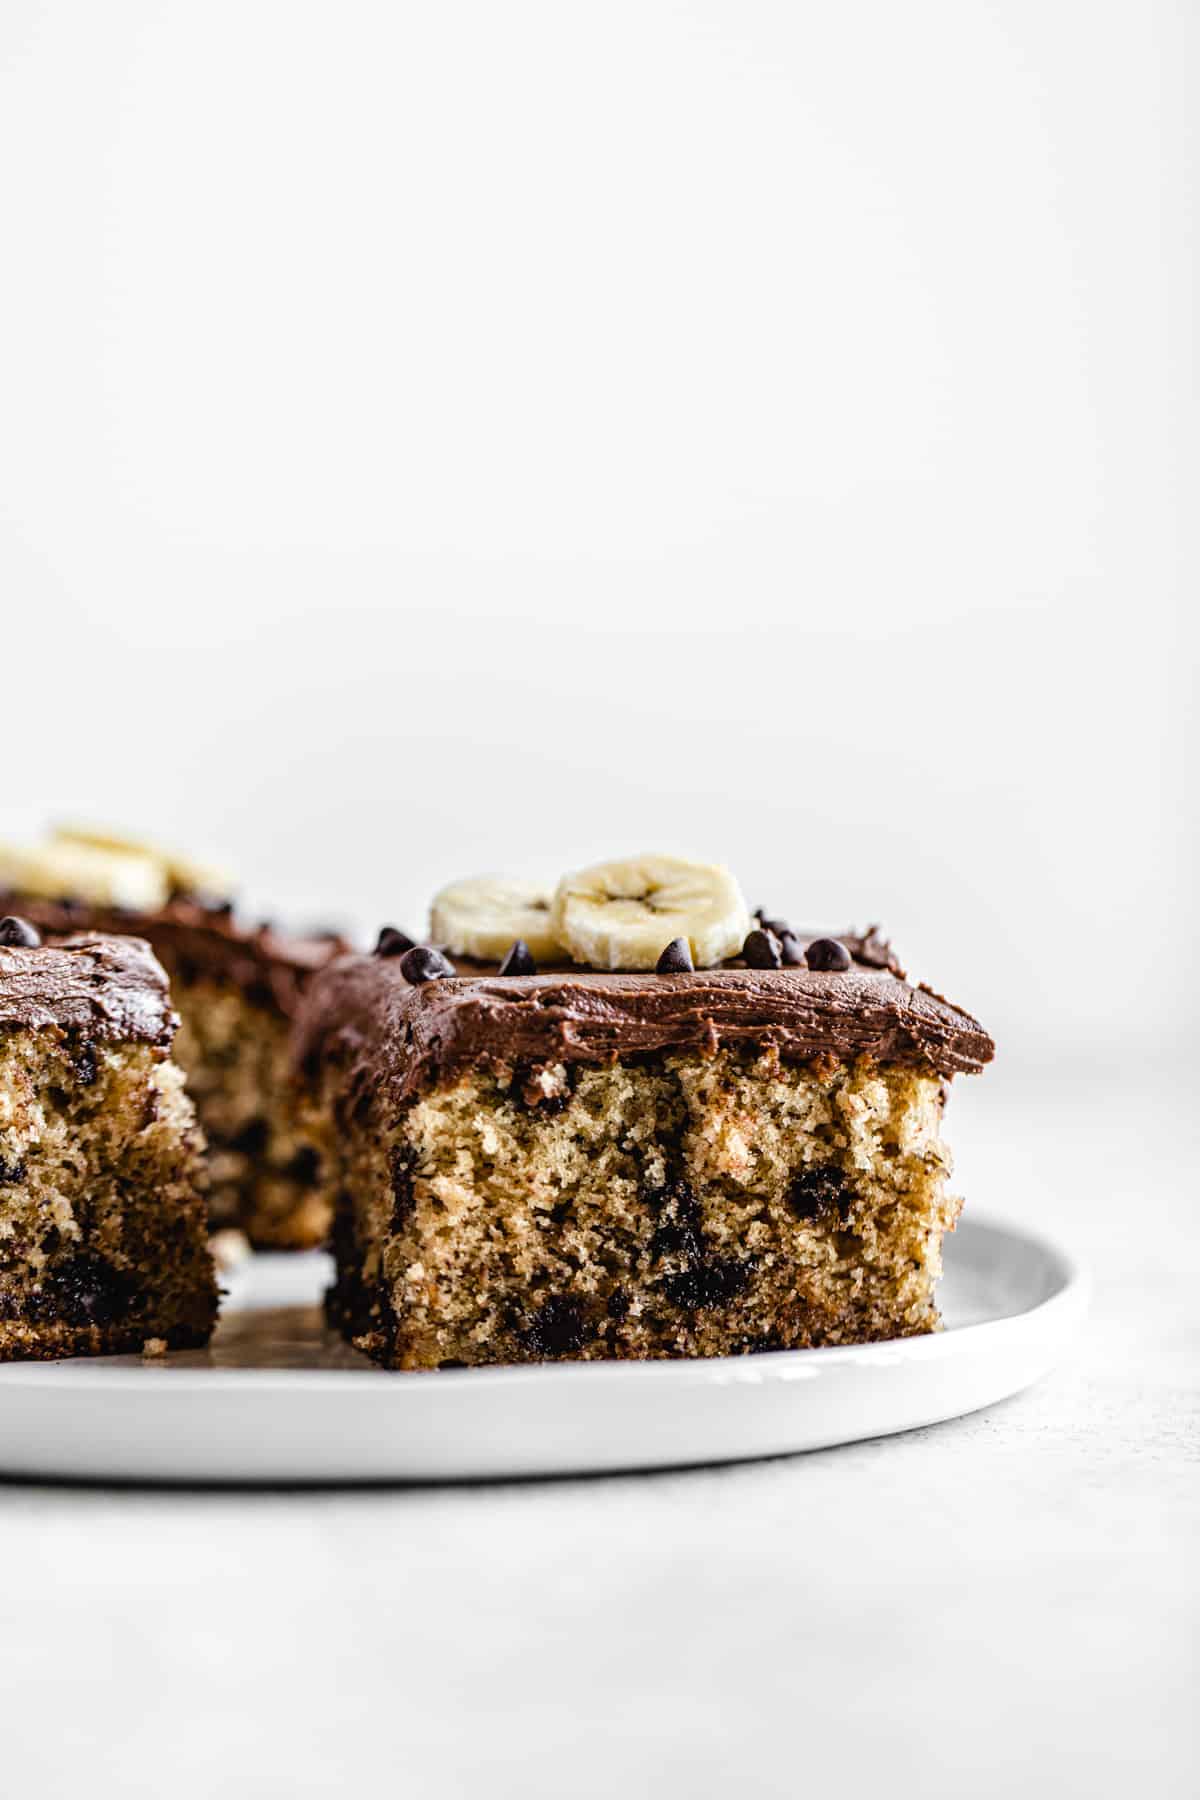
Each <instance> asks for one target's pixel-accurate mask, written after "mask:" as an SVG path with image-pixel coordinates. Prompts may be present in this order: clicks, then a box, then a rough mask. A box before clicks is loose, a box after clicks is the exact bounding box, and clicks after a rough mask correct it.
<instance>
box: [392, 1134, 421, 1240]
mask: <svg viewBox="0 0 1200 1800" xmlns="http://www.w3.org/2000/svg"><path fill="white" fill-rule="evenodd" d="M416 1166H417V1159H416V1157H415V1155H414V1154H413V1152H412V1150H410V1149H409V1147H408V1145H407V1144H396V1145H395V1146H394V1147H393V1149H392V1155H391V1178H392V1231H393V1233H395V1232H397V1231H403V1230H404V1227H405V1226H406V1225H407V1224H408V1221H409V1220H410V1219H411V1218H412V1216H413V1213H414V1211H415V1210H416V1204H417V1196H416V1192H415V1190H414V1188H413V1173H414V1171H415V1169H416Z"/></svg>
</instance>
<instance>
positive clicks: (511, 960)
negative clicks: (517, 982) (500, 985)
mask: <svg viewBox="0 0 1200 1800" xmlns="http://www.w3.org/2000/svg"><path fill="white" fill-rule="evenodd" d="M498 973H499V974H501V975H536V974H537V964H536V963H535V962H534V960H533V957H532V956H531V955H530V952H529V945H528V944H527V943H526V942H525V939H524V938H518V939H517V941H516V943H515V944H513V946H512V948H511V949H510V950H509V952H508V955H507V956H506V957H505V958H504V961H503V962H502V963H501V964H500V968H499V970H498Z"/></svg>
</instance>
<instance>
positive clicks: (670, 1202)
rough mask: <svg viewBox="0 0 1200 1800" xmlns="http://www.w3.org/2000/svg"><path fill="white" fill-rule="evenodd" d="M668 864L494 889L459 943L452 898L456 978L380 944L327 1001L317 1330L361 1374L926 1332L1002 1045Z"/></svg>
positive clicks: (823, 940) (445, 921) (442, 932)
mask: <svg viewBox="0 0 1200 1800" xmlns="http://www.w3.org/2000/svg"><path fill="white" fill-rule="evenodd" d="M667 860H668V859H642V860H641V862H640V863H639V864H638V870H639V871H640V873H639V874H636V875H635V876H633V877H629V876H628V875H627V874H621V875H613V874H612V873H611V870H612V869H613V868H616V869H618V870H622V871H627V870H628V865H626V864H621V865H603V866H602V870H601V871H600V872H599V873H601V874H602V875H603V879H602V880H600V881H599V882H598V881H597V874H598V872H597V871H585V872H584V877H583V878H579V877H570V878H567V882H568V884H569V883H570V882H574V883H575V890H574V896H575V897H574V901H572V898H571V895H570V893H569V892H568V893H567V894H566V896H565V897H564V889H563V887H560V890H559V894H558V895H557V896H556V897H555V900H554V902H553V905H550V904H549V903H541V902H538V901H537V900H536V899H533V900H531V897H530V895H529V894H527V893H525V894H522V896H521V897H520V900H519V903H514V902H513V901H512V894H513V888H512V885H511V884H508V885H507V886H505V887H504V889H503V890H501V889H498V890H497V894H498V899H497V904H496V919H495V921H494V930H491V931H490V932H489V931H488V930H484V931H482V932H481V931H480V929H479V928H478V927H479V908H478V905H477V904H476V902H477V899H478V895H477V894H475V893H473V895H472V905H471V909H470V915H469V917H468V915H467V913H466V912H460V910H459V909H458V908H457V906H456V903H455V891H451V893H450V898H449V900H447V898H446V896H445V895H443V896H440V897H439V901H438V903H436V904H435V910H434V924H435V931H436V934H437V935H438V936H439V937H440V938H441V939H442V941H443V944H444V945H445V946H446V948H444V949H443V948H434V947H431V946H416V947H409V942H410V941H409V940H408V939H407V938H404V937H403V936H402V934H397V933H390V934H389V933H388V932H386V931H385V932H384V933H383V934H381V941H380V950H379V951H378V952H377V953H376V954H375V955H374V956H356V955H350V956H343V957H341V958H339V959H338V960H337V961H336V962H334V963H333V964H332V965H331V966H330V967H329V968H328V969H326V970H325V971H323V972H322V973H321V974H320V975H319V976H317V978H316V979H315V981H314V982H313V984H312V987H311V988H310V990H309V993H308V995H307V998H306V1000H305V1002H304V1005H303V1007H302V1009H301V1013H300V1017H299V1020H298V1023H297V1031H296V1037H295V1043H294V1054H295V1058H296V1064H297V1069H298V1072H299V1073H300V1075H301V1076H302V1078H303V1079H305V1080H306V1081H307V1082H308V1084H309V1086H310V1091H311V1093H312V1096H313V1106H314V1112H315V1115H316V1120H317V1124H316V1126H315V1128H316V1129H319V1130H320V1131H321V1133H322V1136H323V1144H324V1151H323V1155H324V1158H325V1165H326V1167H327V1169H328V1171H329V1173H330V1175H331V1176H332V1178H333V1181H334V1190H333V1194H332V1199H333V1202H334V1205H335V1222H334V1238H333V1242H334V1250H335V1255H336V1265H337V1269H336V1281H335V1285H334V1287H333V1289H332V1292H331V1294H330V1297H329V1302H328V1309H329V1314H330V1318H331V1320H332V1322H333V1323H334V1324H336V1325H337V1326H338V1327H339V1328H340V1329H341V1330H342V1332H343V1333H344V1334H345V1335H346V1336H347V1337H348V1338H349V1339H350V1340H351V1341H352V1342H353V1343H354V1344H356V1345H357V1346H358V1347H359V1348H360V1349H362V1350H365V1351H366V1352H367V1353H368V1354H369V1355H371V1356H372V1357H374V1358H375V1359H376V1360H377V1361H379V1362H381V1363H384V1364H386V1365H388V1366H390V1367H394V1368H407V1369H429V1368H438V1367H447V1366H458V1365H462V1364H468V1365H470V1364H481V1363H516V1362H527V1361H535V1360H542V1359H547V1358H558V1357H570V1358H583V1359H592V1358H610V1357H632V1358H645V1357H677V1356H719V1355H729V1354H741V1353H743V1352H747V1351H759V1350H770V1349H795V1348H801V1347H808V1346H813V1345H823V1344H849V1343H862V1342H868V1341H872V1340H877V1339H884V1338H890V1337H903V1336H910V1335H913V1334H916V1333H920V1332H928V1331H931V1330H933V1329H935V1328H936V1326H937V1324H938V1315H937V1308H936V1303H935V1297H934V1289H935V1284H936V1281H937V1278H938V1275H939V1273H940V1268H941V1241H942V1235H943V1233H944V1232H945V1231H946V1230H947V1229H949V1228H951V1227H952V1226H953V1224H954V1221H955V1219H956V1217H957V1214H958V1210H959V1205H960V1202H959V1201H958V1200H957V1199H955V1198H953V1197H951V1196H950V1195H949V1194H948V1192H947V1189H946V1180H947V1176H948V1174H949V1171H950V1159H949V1155H948V1152H947V1150H946V1147H945V1144H944V1142H943V1140H942V1135H941V1124H942V1112H943V1106H944V1102H945V1098H946V1092H947V1086H948V1083H949V1081H950V1079H951V1078H952V1077H953V1076H954V1075H956V1074H959V1073H964V1072H967V1073H972V1072H976V1071H978V1070H979V1069H981V1068H982V1067H983V1066H984V1064H985V1063H986V1062H987V1061H988V1060H989V1059H990V1057H991V1055H992V1053H993V1046H992V1043H991V1040H990V1039H989V1038H988V1036H987V1034H986V1033H985V1032H984V1031H983V1030H982V1028H981V1027H980V1026H979V1025H978V1024H977V1022H976V1021H975V1020H974V1019H973V1018H971V1017H970V1015H969V1014H967V1013H965V1012H962V1011H961V1010H960V1009H958V1008H957V1007H954V1006H952V1005H950V1004H949V1003H948V1002H946V1001H944V1000H942V999H940V998H939V997H938V996H937V995H935V994H933V993H932V992H931V991H930V990H928V989H927V988H924V987H914V986H912V985H910V984H909V982H908V981H907V980H906V979H905V978H904V975H903V972H902V970H901V968H900V966H899V964H898V962H897V961H896V959H895V957H894V955H893V954H892V953H891V951H890V949H889V948H888V946H887V945H886V943H884V941H883V940H882V938H881V937H880V936H879V934H878V933H877V932H868V933H865V934H856V933H853V932H843V933H840V934H839V935H838V936H837V937H836V938H830V937H827V936H822V935H818V934H814V933H809V932H800V931H793V930H792V929H791V927H790V926H788V925H787V924H785V923H784V922H782V921H779V920H770V919H766V920H763V919H760V920H759V922H758V923H757V924H755V923H754V922H753V921H752V920H751V919H750V918H749V916H748V915H747V914H746V912H745V908H744V903H743V902H742V901H741V897H740V890H738V889H737V888H736V884H734V885H733V887H732V889H730V888H728V887H725V886H720V885H715V884H714V883H713V882H712V881H710V880H708V876H711V875H712V874H713V872H712V871H708V872H707V874H706V872H705V871H704V869H702V868H701V869H700V870H699V872H698V873H694V874H693V875H692V876H679V877H678V879H679V880H680V881H682V882H683V889H682V890H679V891H676V890H674V889H672V888H671V883H672V882H673V881H675V880H676V873H677V871H678V869H679V868H680V867H681V866H682V867H684V868H686V867H687V866H686V865H675V864H672V865H671V866H670V867H669V868H664V865H665V864H666V863H667ZM673 870H674V871H676V873H673V872H672V871H673ZM717 873H719V874H720V876H721V877H722V878H723V879H725V880H731V878H728V877H727V876H726V872H724V871H719V872H717ZM660 878H661V879H660ZM689 881H690V883H691V886H690V888H689V887H688V882H689ZM706 882H707V885H706ZM464 885H465V886H469V887H471V888H472V889H478V887H479V884H478V883H473V884H464ZM597 889H599V890H600V892H601V896H602V897H601V898H599V899H597V898H596V897H595V896H596V892H597ZM606 890H613V891H606ZM626 890H627V891H626ZM502 896H507V898H505V897H502ZM608 908H612V909H613V911H612V915H611V917H609V916H607V913H606V909H608ZM514 925H520V926H524V927H526V928H528V929H530V930H536V931H537V932H538V933H539V938H538V944H539V949H540V951H541V953H542V955H543V956H550V957H556V958H557V959H558V966H555V967H551V968H544V969H540V970H539V966H538V963H537V959H536V958H535V957H534V956H533V955H532V954H531V952H530V949H529V946H528V939H527V938H526V937H522V938H521V939H520V940H519V941H518V942H517V943H516V944H514V945H513V946H512V947H511V948H507V949H506V951H505V953H504V954H503V956H502V955H501V948H502V945H503V944H504V940H505V938H506V936H507V935H508V933H509V932H511V931H512V930H513V927H514ZM464 944H466V945H467V947H468V948H469V949H470V952H471V954H470V956H469V957H468V956H464V955H463V954H462V953H461V950H462V946H463V945H464ZM730 945H735V946H736V948H735V950H734V951H733V952H732V953H731V952H730V948H729V946H730ZM697 951H700V952H701V953H702V954H705V955H707V956H710V957H713V956H715V957H720V959H721V960H720V961H719V962H718V963H717V964H716V965H715V966H711V967H697V966H696V963H697V961H698V956H697ZM447 952H449V954H448V953H447ZM455 952H457V954H455ZM652 955H653V956H654V958H655V961H654V962H653V964H652V965H651V966H650V967H646V966H645V964H646V962H647V961H648V960H649V958H650V957H651V956H652ZM486 957H491V958H494V960H491V961H490V962H489V961H487V960H485V958H486ZM584 957H588V958H595V959H597V960H598V959H601V958H602V959H603V960H604V961H605V962H606V963H607V964H608V965H609V966H608V967H602V968H596V967H594V966H583V962H582V959H583V958H584ZM572 959H577V960H574V961H573V960H572ZM612 965H617V966H615V967H614V966H612ZM622 965H623V966H622ZM639 965H641V966H639Z"/></svg>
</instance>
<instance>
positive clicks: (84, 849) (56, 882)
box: [0, 842, 168, 912]
mask: <svg viewBox="0 0 1200 1800" xmlns="http://www.w3.org/2000/svg"><path fill="white" fill-rule="evenodd" d="M0 887H7V888H13V889H15V890H16V892H18V893H21V894H29V895H31V896H33V897H35V898H37V899H40V900H86V901H89V902H90V903H91V904H92V905H93V906H121V907H125V908H126V909H128V910H129V911H130V912H154V911H156V910H157V908H158V907H160V906H161V905H162V904H163V902H164V901H165V900H166V898H167V887H168V883H167V873H166V870H165V869H164V867H163V865H162V864H161V863H160V862H157V861H156V860H155V859H154V858H153V857H152V856H138V855H134V854H132V853H131V852H129V851H127V850H100V849H97V848H96V847H95V846H94V845H91V844H72V843H57V842H53V843H49V844H38V845H37V846H36V847H35V848H34V849H32V850H25V849H21V848H19V847H18V846H16V845H10V844H4V845H0Z"/></svg>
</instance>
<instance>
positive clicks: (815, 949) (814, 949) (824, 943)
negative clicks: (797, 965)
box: [807, 938, 850, 975]
mask: <svg viewBox="0 0 1200 1800" xmlns="http://www.w3.org/2000/svg"><path fill="white" fill-rule="evenodd" d="M807 961H808V966H809V968H810V969H816V970H818V971H819V972H820V973H821V974H826V973H828V974H831V975H837V974H841V973H842V972H843V970H845V969H848V968H849V967H850V952H849V951H848V950H847V948H846V946H845V944H839V943H838V941H837V939H836V938H814V939H813V941H812V943H811V944H810V945H809V946H808V953H807Z"/></svg>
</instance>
